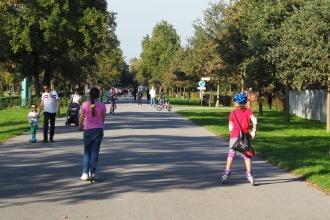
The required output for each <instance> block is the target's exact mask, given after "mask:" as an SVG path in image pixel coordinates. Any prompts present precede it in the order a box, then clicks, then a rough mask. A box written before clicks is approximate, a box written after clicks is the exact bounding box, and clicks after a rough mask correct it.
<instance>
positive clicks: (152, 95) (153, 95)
mask: <svg viewBox="0 0 330 220" xmlns="http://www.w3.org/2000/svg"><path fill="white" fill-rule="evenodd" d="M149 94H150V108H152V106H153V107H156V103H155V98H156V90H155V87H154V86H152V87H151V89H150V91H149Z"/></svg>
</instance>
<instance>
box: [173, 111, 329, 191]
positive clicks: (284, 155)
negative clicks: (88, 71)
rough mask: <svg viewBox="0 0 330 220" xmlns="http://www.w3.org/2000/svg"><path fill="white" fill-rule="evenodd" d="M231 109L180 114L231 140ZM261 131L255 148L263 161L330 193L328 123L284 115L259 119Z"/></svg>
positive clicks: (268, 114) (274, 112) (270, 113)
mask: <svg viewBox="0 0 330 220" xmlns="http://www.w3.org/2000/svg"><path fill="white" fill-rule="evenodd" d="M229 112H230V110H219V109H214V108H213V109H212V110H183V111H179V112H178V113H179V114H181V115H182V116H184V117H186V118H188V119H189V120H191V121H193V122H195V123H196V124H198V125H200V126H203V127H205V128H206V129H208V130H210V131H212V132H213V133H215V134H217V135H219V136H220V137H223V138H225V139H228V138H229V132H228V126H227V125H228V116H229ZM256 116H257V117H258V132H257V137H256V139H254V140H253V142H252V145H253V147H254V149H255V151H256V153H257V156H258V157H259V158H262V159H264V160H266V161H268V162H270V163H272V164H275V165H277V166H278V167H280V168H282V169H285V170H287V171H290V172H292V173H293V174H295V175H297V176H299V177H302V178H303V179H305V180H306V181H308V182H310V183H313V184H316V185H317V186H318V187H320V188H321V189H323V190H324V191H325V192H327V193H329V192H330V170H329V167H330V154H329V149H330V147H329V136H330V134H329V133H328V132H326V124H325V123H321V122H318V121H310V120H305V119H302V118H298V117H295V116H292V117H291V122H290V123H286V122H285V115H284V113H283V112H278V111H266V112H264V115H263V116H258V115H257V114H256Z"/></svg>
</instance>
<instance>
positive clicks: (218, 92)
mask: <svg viewBox="0 0 330 220" xmlns="http://www.w3.org/2000/svg"><path fill="white" fill-rule="evenodd" d="M210 98H211V97H210ZM219 106H220V79H218V84H217V101H216V103H215V107H219Z"/></svg>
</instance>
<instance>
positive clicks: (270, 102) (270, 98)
mask: <svg viewBox="0 0 330 220" xmlns="http://www.w3.org/2000/svg"><path fill="white" fill-rule="evenodd" d="M267 102H268V106H269V109H272V103H273V93H272V92H271V91H269V92H268V94H267Z"/></svg>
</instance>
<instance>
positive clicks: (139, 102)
mask: <svg viewBox="0 0 330 220" xmlns="http://www.w3.org/2000/svg"><path fill="white" fill-rule="evenodd" d="M142 96H143V93H142V89H141V88H139V89H138V91H137V101H138V104H137V105H138V106H140V107H142Z"/></svg>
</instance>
